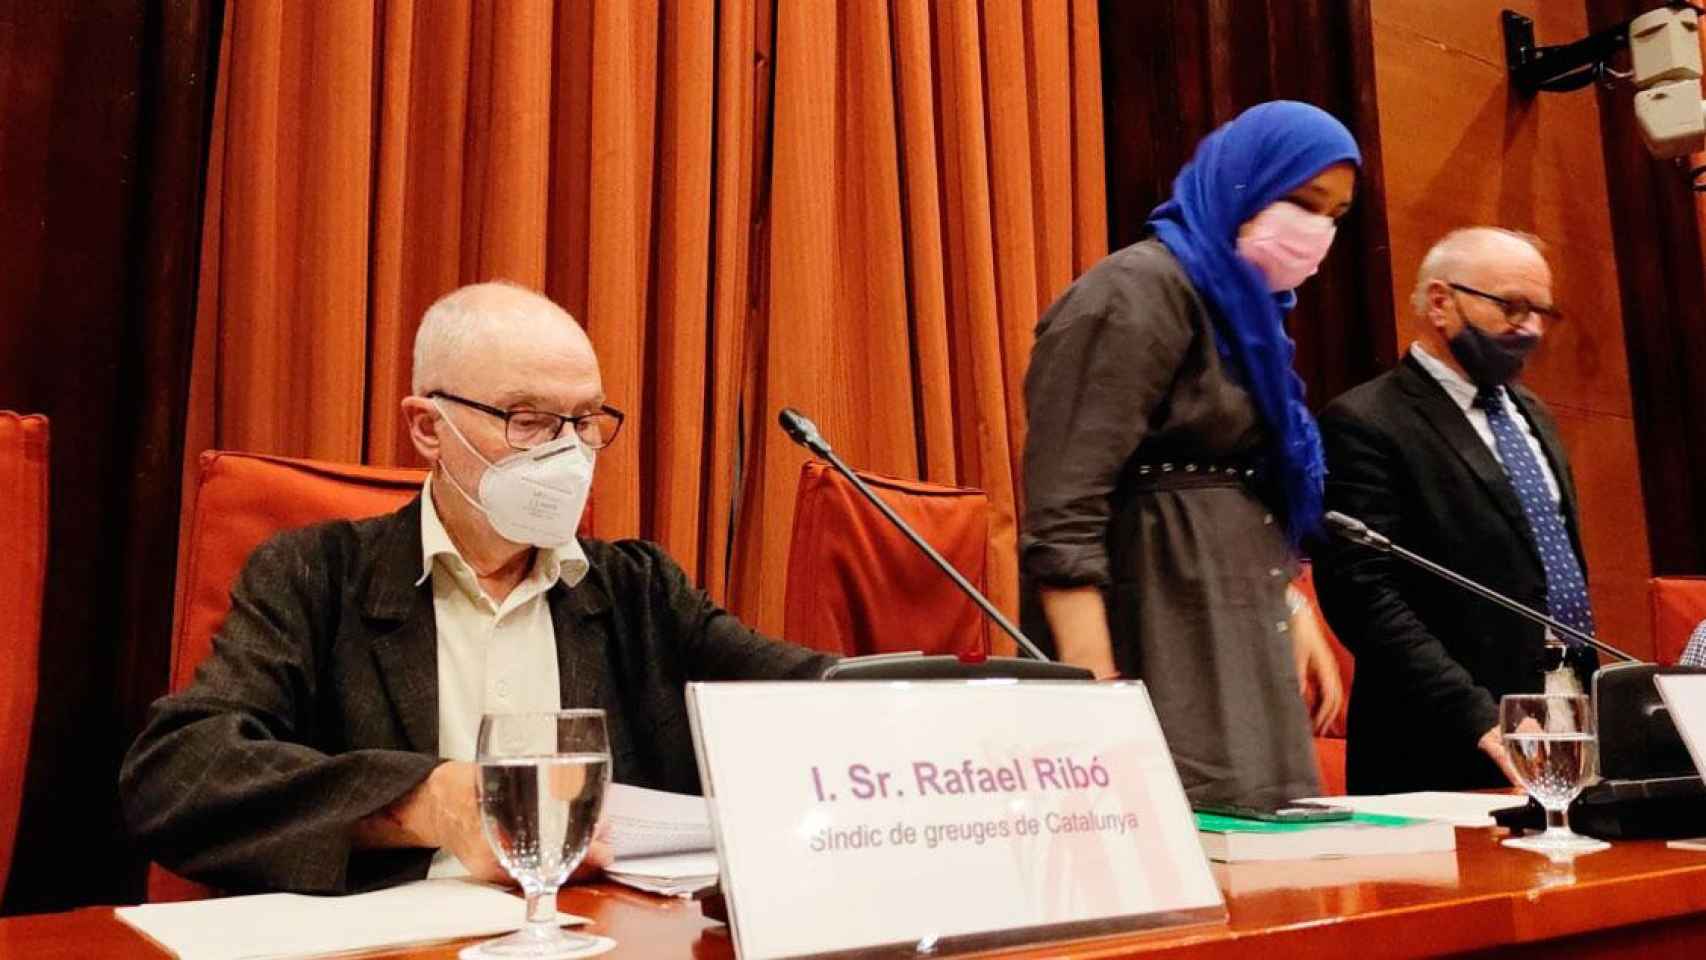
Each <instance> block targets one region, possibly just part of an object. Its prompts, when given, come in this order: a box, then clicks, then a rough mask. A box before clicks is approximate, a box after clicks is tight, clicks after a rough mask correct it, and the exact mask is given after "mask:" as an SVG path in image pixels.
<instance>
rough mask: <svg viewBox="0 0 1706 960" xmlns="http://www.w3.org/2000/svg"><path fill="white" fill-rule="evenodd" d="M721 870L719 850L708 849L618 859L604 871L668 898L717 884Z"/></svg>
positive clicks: (629, 884) (625, 882)
mask: <svg viewBox="0 0 1706 960" xmlns="http://www.w3.org/2000/svg"><path fill="white" fill-rule="evenodd" d="M717 871H718V867H717V855H716V853H715V852H713V851H710V850H705V851H702V852H699V853H666V854H664V855H662V856H657V857H635V858H634V859H631V860H618V861H616V862H615V863H613V864H611V865H610V867H609V869H607V870H605V871H604V874H605V876H607V877H609V878H610V879H612V880H614V881H616V882H617V883H620V884H624V885H626V886H630V887H633V888H634V889H636V890H644V891H646V892H647V893H659V894H663V895H664V896H666V897H687V896H692V895H693V894H694V893H696V892H698V891H700V890H703V889H705V888H706V887H710V886H713V885H714V884H716V882H717V876H718V873H717Z"/></svg>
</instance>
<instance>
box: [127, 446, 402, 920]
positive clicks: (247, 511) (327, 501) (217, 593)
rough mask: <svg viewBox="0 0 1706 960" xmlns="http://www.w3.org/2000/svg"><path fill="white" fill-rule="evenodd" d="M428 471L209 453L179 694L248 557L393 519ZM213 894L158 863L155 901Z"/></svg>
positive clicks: (209, 642) (181, 586) (176, 675)
mask: <svg viewBox="0 0 1706 960" xmlns="http://www.w3.org/2000/svg"><path fill="white" fill-rule="evenodd" d="M425 476H426V472H425V471H424V470H409V469H399V468H393V467H362V466H352V465H349V464H341V463H326V462H322V461H316V460H292V459H289V458H286V457H268V456H260V455H257V454H248V453H230V452H224V451H218V450H210V451H208V452H206V453H204V454H202V455H201V469H200V472H199V474H198V475H197V477H196V487H195V495H194V499H193V501H191V504H192V505H191V506H190V511H191V514H190V523H189V527H188V529H187V530H186V532H185V536H184V542H183V543H182V544H180V545H179V548H178V602H177V615H176V618H175V620H176V622H175V626H174V628H173V631H172V677H171V689H172V691H173V692H177V691H179V690H182V689H183V688H184V687H186V686H188V685H189V683H190V681H191V680H192V679H194V677H195V670H196V667H197V666H199V665H200V664H201V662H202V661H203V660H205V659H206V658H207V655H208V654H209V653H210V652H212V650H213V635H214V634H215V633H217V632H218V631H219V627H220V625H221V624H223V623H224V622H225V615H226V614H227V613H229V612H230V610H231V586H232V584H234V583H235V582H236V580H237V574H238V573H239V572H241V571H242V569H243V564H244V563H245V562H246V561H247V560H248V558H249V554H250V553H252V552H253V551H254V549H255V548H256V547H258V546H260V544H261V542H262V541H264V540H265V539H266V538H267V537H269V536H271V535H273V534H274V533H277V532H279V531H281V530H289V529H291V528H293V527H302V526H307V525H309V524H311V523H319V522H321V521H324V520H338V519H357V518H361V517H372V516H377V515H379V514H382V513H389V512H391V511H393V510H396V509H397V508H399V507H401V506H402V505H403V504H405V503H407V502H408V501H409V499H410V498H412V497H413V496H415V494H417V493H419V492H420V489H421V481H422V479H423V478H424V477H425ZM211 893H212V891H210V890H208V889H207V888H206V887H203V886H201V885H199V884H195V883H192V882H191V881H188V880H185V879H183V878H181V877H178V876H177V875H175V874H172V873H170V872H169V871H167V870H165V869H164V868H162V867H160V866H158V865H155V866H153V867H151V868H150V870H149V874H148V899H149V900H150V901H152V902H156V903H158V902H162V901H170V900H192V899H199V898H201V897H205V896H209V895H211Z"/></svg>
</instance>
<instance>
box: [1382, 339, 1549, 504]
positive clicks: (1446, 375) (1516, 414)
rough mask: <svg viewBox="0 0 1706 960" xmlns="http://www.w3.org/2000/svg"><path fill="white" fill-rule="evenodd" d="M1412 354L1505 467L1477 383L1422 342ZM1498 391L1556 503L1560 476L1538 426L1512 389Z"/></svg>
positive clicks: (1417, 344)
mask: <svg viewBox="0 0 1706 960" xmlns="http://www.w3.org/2000/svg"><path fill="white" fill-rule="evenodd" d="M1410 355H1411V356H1413V357H1415V358H1416V362H1417V363H1419V364H1421V365H1422V369H1423V370H1426V371H1427V372H1428V373H1429V374H1430V375H1432V376H1433V378H1434V379H1435V380H1438V381H1439V385H1440V386H1442V387H1444V388H1445V392H1446V393H1447V394H1449V395H1450V396H1451V399H1452V400H1453V401H1455V402H1456V403H1457V406H1458V407H1459V408H1461V409H1462V410H1463V415H1464V416H1465V417H1468V418H1469V425H1470V426H1471V427H1474V428H1475V435H1476V436H1478V437H1480V438H1481V442H1482V443H1484V444H1486V445H1487V449H1488V450H1490V451H1492V454H1493V459H1495V460H1497V461H1499V465H1500V466H1504V463H1505V460H1504V458H1503V457H1501V456H1499V443H1498V441H1497V440H1496V439H1494V437H1493V425H1492V424H1490V423H1488V422H1487V411H1485V410H1482V409H1481V408H1480V407H1477V406H1475V394H1476V393H1478V392H1479V390H1478V389H1477V388H1476V386H1475V385H1474V384H1473V383H1470V382H1469V381H1468V380H1465V379H1463V376H1462V375H1461V374H1459V373H1458V372H1457V371H1456V370H1453V369H1451V368H1450V367H1448V366H1446V365H1445V364H1444V363H1443V362H1441V361H1440V360H1438V359H1437V358H1435V357H1434V356H1433V355H1432V354H1430V353H1428V352H1427V351H1426V350H1423V349H1422V345H1421V344H1419V343H1413V344H1411V345H1410ZM1498 391H1499V393H1500V394H1501V395H1503V396H1504V398H1505V409H1506V410H1509V411H1510V413H1511V419H1512V420H1515V421H1516V423H1517V426H1519V427H1520V428H1522V438H1523V440H1525V441H1527V442H1528V448H1529V449H1530V450H1532V451H1534V459H1535V461H1536V462H1538V463H1539V464H1540V472H1541V473H1542V474H1543V475H1544V476H1545V477H1546V490H1547V492H1549V493H1551V494H1552V502H1553V503H1554V504H1557V503H1558V502H1559V500H1560V499H1561V495H1560V494H1559V492H1558V478H1557V476H1556V475H1554V474H1553V473H1552V464H1551V462H1550V461H1548V460H1547V459H1546V448H1545V447H1542V446H1541V445H1540V438H1539V437H1537V436H1535V434H1534V425H1533V424H1531V423H1529V422H1528V417H1526V416H1524V415H1523V413H1522V411H1521V409H1520V408H1518V407H1517V405H1516V404H1515V403H1514V402H1512V401H1511V398H1510V392H1509V391H1508V390H1506V389H1505V388H1504V387H1499V388H1498Z"/></svg>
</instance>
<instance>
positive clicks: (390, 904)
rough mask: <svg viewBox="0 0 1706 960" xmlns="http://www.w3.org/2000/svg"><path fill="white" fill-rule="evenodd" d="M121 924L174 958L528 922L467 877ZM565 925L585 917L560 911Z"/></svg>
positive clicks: (391, 939)
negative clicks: (139, 932)
mask: <svg viewBox="0 0 1706 960" xmlns="http://www.w3.org/2000/svg"><path fill="white" fill-rule="evenodd" d="M113 912H114V913H115V914H117V915H118V918H119V919H120V920H123V921H124V922H125V923H128V924H130V925H131V926H132V927H135V928H136V929H137V930H139V931H141V932H142V933H143V934H144V935H146V936H148V937H149V938H151V939H153V940H154V941H155V942H156V943H159V944H160V945H161V946H163V947H165V948H166V949H167V950H169V951H171V953H172V954H173V955H174V956H176V957H178V958H179V960H294V958H304V957H323V956H326V955H328V954H335V953H350V952H355V951H361V950H374V949H378V948H381V947H398V946H404V945H409V944H421V943H435V942H438V941H442V940H459V939H463V938H466V937H487V936H495V935H499V934H504V933H509V932H510V931H512V930H517V929H520V928H521V927H522V925H523V924H525V923H526V920H527V905H526V904H525V903H524V902H523V901H522V899H521V898H520V897H517V896H514V895H512V894H509V893H506V892H504V891H502V890H499V889H497V888H496V887H488V886H485V885H482V884H478V883H474V882H472V881H469V880H460V879H440V880H421V881H419V882H416V883H408V884H404V885H402V886H399V887H392V888H390V889H388V890H380V891H377V892H375V893H361V894H354V895H352V896H347V897H309V896H303V895H301V894H295V893H267V894H260V895H258V896H252V897H224V898H221V899H217V900H195V901H190V902H187V903H151V904H147V905H144V906H140V907H119V908H118V909H117V910H115V911H113ZM558 918H559V920H560V921H561V922H563V923H575V924H580V923H585V922H586V920H585V918H583V917H571V916H568V915H565V914H559V915H558Z"/></svg>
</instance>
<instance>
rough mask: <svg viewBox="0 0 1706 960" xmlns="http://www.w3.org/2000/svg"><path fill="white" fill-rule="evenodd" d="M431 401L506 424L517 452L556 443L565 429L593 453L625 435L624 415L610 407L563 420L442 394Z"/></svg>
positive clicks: (434, 394) (437, 393) (507, 436)
mask: <svg viewBox="0 0 1706 960" xmlns="http://www.w3.org/2000/svg"><path fill="white" fill-rule="evenodd" d="M427 396H428V397H438V398H442V399H445V400H449V401H450V402H451V403H459V404H461V405H463V406H464V407H469V408H472V409H474V410H478V411H480V412H481V413H486V414H490V415H492V416H494V417H497V418H498V419H500V420H502V421H503V422H504V439H505V440H506V441H508V442H509V445H510V446H511V447H513V448H514V449H516V450H531V449H533V448H534V447H538V446H543V445H544V444H547V443H550V442H551V441H553V440H555V439H557V437H558V436H559V435H561V434H562V432H563V425H564V424H567V423H572V424H574V425H575V436H577V437H579V438H580V441H581V442H582V443H584V444H586V445H587V447H588V448H590V449H593V450H602V449H604V448H605V447H608V446H610V443H611V441H613V440H615V439H616V434H618V433H620V432H621V431H622V421H623V419H624V417H625V414H623V413H622V411H620V410H618V409H616V408H615V407H613V406H610V405H609V404H601V405H600V406H599V408H598V411H597V412H596V413H581V414H576V415H575V416H572V417H571V416H564V415H563V414H560V413H551V412H550V411H547V410H529V409H527V408H519V409H515V410H504V409H502V408H500V407H494V406H492V405H490V404H485V403H481V402H479V401H478V400H469V399H468V398H467V397H459V396H457V395H455V394H453V393H445V392H444V391H443V390H434V391H433V392H431V393H429V394H427Z"/></svg>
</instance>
